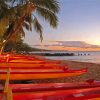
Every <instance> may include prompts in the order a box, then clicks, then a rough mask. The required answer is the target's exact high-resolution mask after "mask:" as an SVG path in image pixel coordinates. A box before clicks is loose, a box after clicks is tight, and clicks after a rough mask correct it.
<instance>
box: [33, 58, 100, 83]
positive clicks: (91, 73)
mask: <svg viewBox="0 0 100 100" xmlns="http://www.w3.org/2000/svg"><path fill="white" fill-rule="evenodd" d="M61 62H62V64H64V65H66V66H69V67H68V68H69V69H81V68H86V67H87V68H88V70H87V73H86V74H83V75H80V76H73V77H66V78H60V79H44V80H33V81H32V82H33V83H52V82H54V83H55V82H58V83H62V82H81V81H86V80H88V79H94V80H96V81H100V64H95V63H86V62H76V61H66V60H65V61H64V60H63V61H61Z"/></svg>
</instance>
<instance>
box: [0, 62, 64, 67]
mask: <svg viewBox="0 0 100 100" xmlns="http://www.w3.org/2000/svg"><path fill="white" fill-rule="evenodd" d="M50 66H52V67H57V66H59V67H60V66H64V65H60V64H56V63H54V64H53V63H0V67H8V68H10V67H50Z"/></svg>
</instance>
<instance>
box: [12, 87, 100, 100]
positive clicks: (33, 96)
mask: <svg viewBox="0 0 100 100" xmlns="http://www.w3.org/2000/svg"><path fill="white" fill-rule="evenodd" d="M92 92H93V93H92ZM59 99H60V100H87V99H88V100H89V99H95V100H100V87H99V88H87V89H73V90H58V91H42V92H30V93H28V92H26V93H25V92H22V93H13V100H59Z"/></svg>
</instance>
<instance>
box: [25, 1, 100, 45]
mask: <svg viewBox="0 0 100 100" xmlns="http://www.w3.org/2000/svg"><path fill="white" fill-rule="evenodd" d="M58 1H59V4H60V12H59V14H58V18H59V24H58V27H57V28H56V29H53V28H51V27H50V26H49V24H48V23H46V22H45V21H43V20H42V19H41V18H40V22H41V23H42V25H43V28H44V29H43V37H44V40H43V42H42V43H41V42H40V38H39V35H38V34H37V33H36V32H35V31H33V32H28V34H27V35H26V38H25V42H27V43H28V44H30V45H34V44H49V43H53V42H55V41H85V42H87V43H90V44H95V45H100V0H58Z"/></svg>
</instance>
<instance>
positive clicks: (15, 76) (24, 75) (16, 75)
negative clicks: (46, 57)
mask: <svg viewBox="0 0 100 100" xmlns="http://www.w3.org/2000/svg"><path fill="white" fill-rule="evenodd" d="M86 72H87V68H85V69H81V70H66V71H59V72H39V71H37V72H32V71H30V72H25V71H22V72H21V71H14V72H13V71H11V72H10V79H9V80H32V79H51V78H63V77H69V76H76V75H81V74H84V73H86ZM6 73H7V72H5V71H4V72H3V71H1V72H0V80H6V77H7V74H6Z"/></svg>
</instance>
